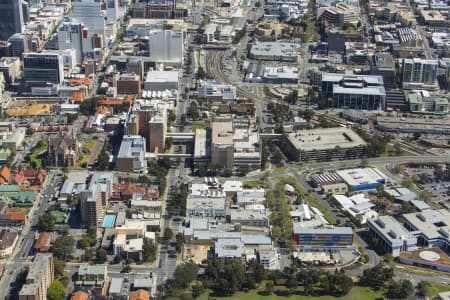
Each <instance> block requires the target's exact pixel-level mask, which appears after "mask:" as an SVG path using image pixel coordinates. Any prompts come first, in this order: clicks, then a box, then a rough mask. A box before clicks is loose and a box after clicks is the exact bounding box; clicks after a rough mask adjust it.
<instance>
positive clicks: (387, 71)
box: [370, 53, 396, 88]
mask: <svg viewBox="0 0 450 300" xmlns="http://www.w3.org/2000/svg"><path fill="white" fill-rule="evenodd" d="M370 71H371V74H372V75H379V76H382V77H383V83H384V86H385V87H386V88H392V87H393V86H394V83H395V80H396V77H395V73H396V70H395V61H394V58H393V57H392V55H391V54H389V53H374V54H373V56H372V61H371V64H370Z"/></svg>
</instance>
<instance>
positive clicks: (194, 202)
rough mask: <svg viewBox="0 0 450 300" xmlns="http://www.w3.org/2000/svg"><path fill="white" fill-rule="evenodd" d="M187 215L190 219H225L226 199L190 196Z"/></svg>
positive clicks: (187, 201) (187, 202)
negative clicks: (200, 217)
mask: <svg viewBox="0 0 450 300" xmlns="http://www.w3.org/2000/svg"><path fill="white" fill-rule="evenodd" d="M186 215H187V216H188V217H192V216H202V217H213V218H215V217H225V215H226V201H225V198H224V197H214V198H212V197H198V196H189V197H188V198H187V200H186Z"/></svg>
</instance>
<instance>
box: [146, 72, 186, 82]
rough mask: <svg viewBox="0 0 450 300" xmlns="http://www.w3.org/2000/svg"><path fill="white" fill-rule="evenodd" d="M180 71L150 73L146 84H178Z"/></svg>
mask: <svg viewBox="0 0 450 300" xmlns="http://www.w3.org/2000/svg"><path fill="white" fill-rule="evenodd" d="M178 73H179V72H178V71H148V72H147V77H146V78H145V82H153V83H166V82H177V81H178Z"/></svg>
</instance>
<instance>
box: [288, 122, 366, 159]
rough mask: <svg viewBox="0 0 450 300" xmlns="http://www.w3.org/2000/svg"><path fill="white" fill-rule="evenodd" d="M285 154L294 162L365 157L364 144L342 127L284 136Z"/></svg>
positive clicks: (354, 134)
mask: <svg viewBox="0 0 450 300" xmlns="http://www.w3.org/2000/svg"><path fill="white" fill-rule="evenodd" d="M284 141H285V143H284V144H283V145H284V147H285V149H286V151H285V154H286V155H289V156H290V159H292V160H296V161H328V160H334V159H351V158H353V159H356V158H362V157H365V156H366V155H367V151H366V149H367V144H366V142H365V141H364V140H363V139H362V138H361V137H360V136H359V135H357V134H356V133H355V132H354V131H352V130H351V129H348V128H344V127H337V128H321V129H308V130H302V131H297V132H293V133H288V134H285V135H284Z"/></svg>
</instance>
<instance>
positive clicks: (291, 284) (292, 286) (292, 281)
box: [286, 274, 298, 294]
mask: <svg viewBox="0 0 450 300" xmlns="http://www.w3.org/2000/svg"><path fill="white" fill-rule="evenodd" d="M286 287H287V288H288V290H289V294H293V293H294V292H295V291H296V290H297V287H298V281H297V277H296V276H295V275H294V274H292V275H290V276H289V278H288V280H287V282H286Z"/></svg>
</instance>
